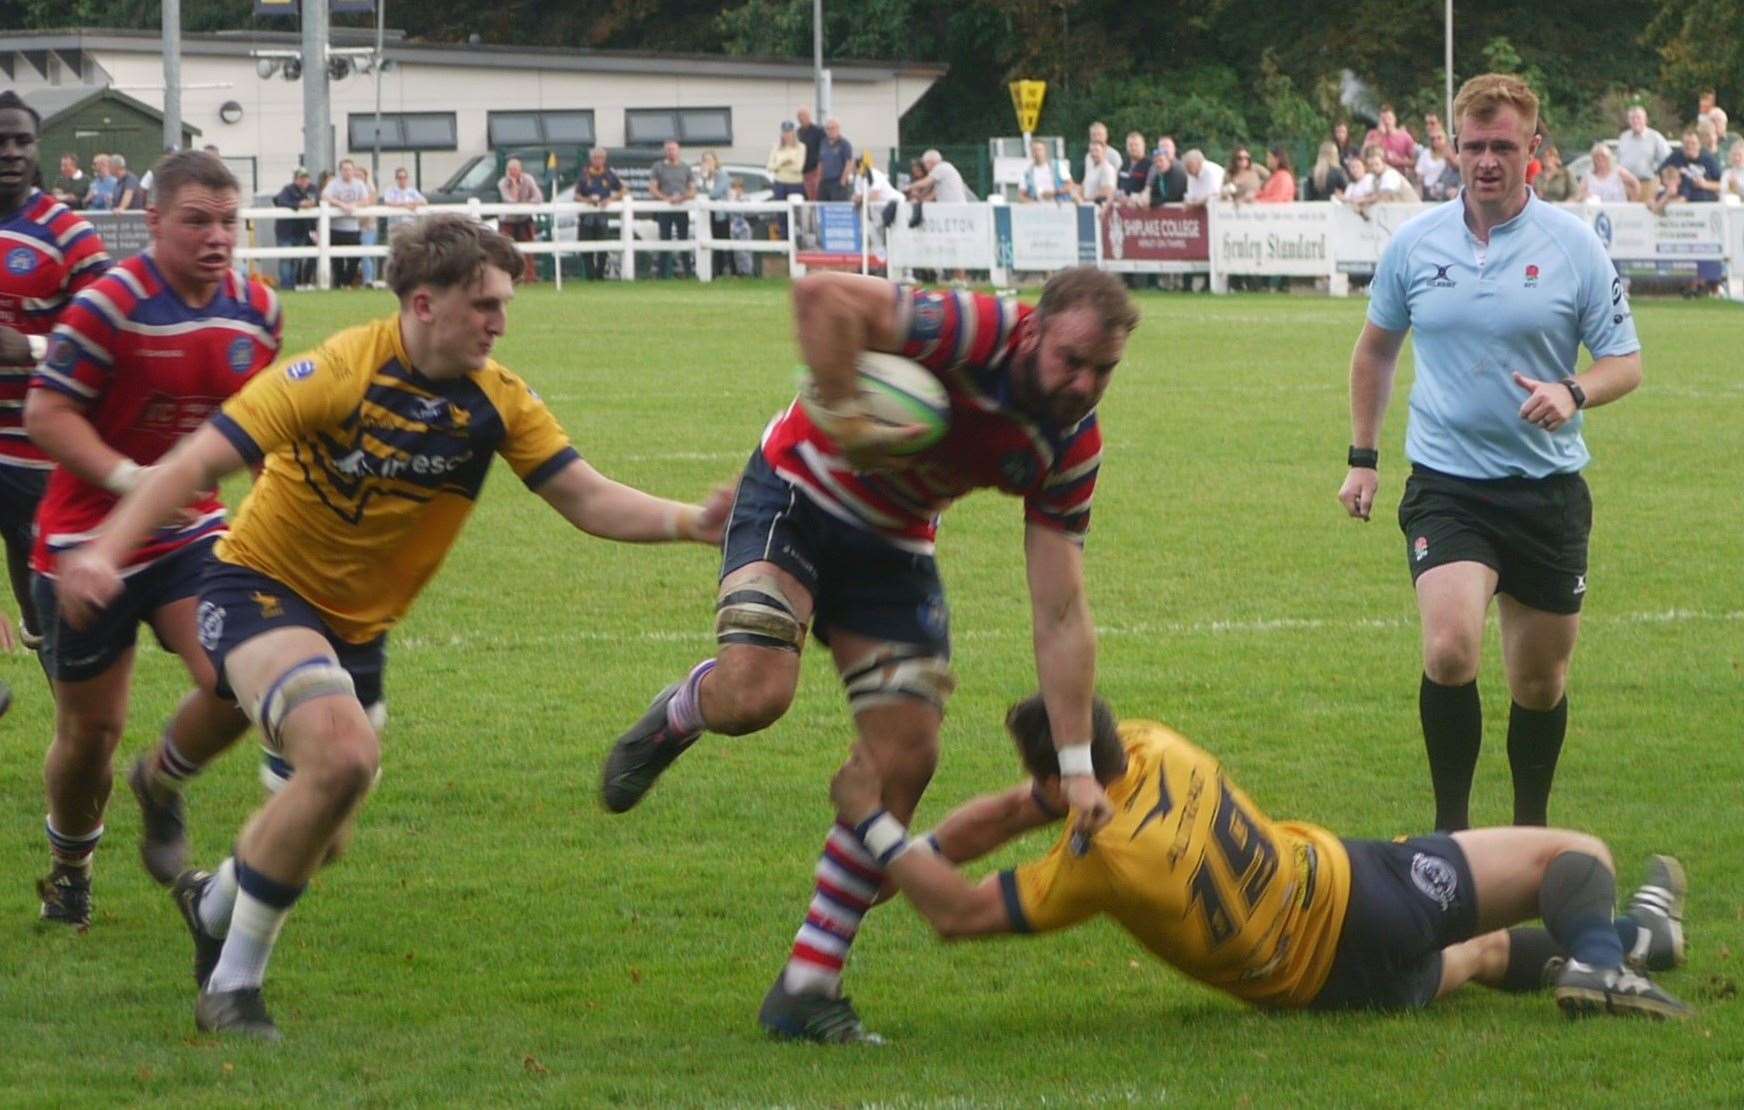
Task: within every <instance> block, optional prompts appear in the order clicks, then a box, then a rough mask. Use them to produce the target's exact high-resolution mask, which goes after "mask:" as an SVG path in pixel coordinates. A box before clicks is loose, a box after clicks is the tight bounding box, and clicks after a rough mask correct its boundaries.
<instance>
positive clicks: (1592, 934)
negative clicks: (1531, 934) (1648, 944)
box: [1538, 852, 1623, 968]
mask: <svg viewBox="0 0 1744 1110" xmlns="http://www.w3.org/2000/svg"><path fill="white" fill-rule="evenodd" d="M1616 905H1617V877H1616V876H1615V875H1613V874H1611V871H1610V869H1609V868H1607V867H1606V866H1605V865H1604V864H1603V863H1601V862H1600V861H1599V858H1598V857H1597V856H1593V855H1588V854H1587V853H1586V852H1563V853H1562V854H1561V855H1559V856H1557V857H1556V858H1555V859H1553V860H1551V861H1550V866H1548V867H1546V868H1545V869H1544V883H1543V885H1542V886H1540V887H1539V888H1538V908H1539V911H1540V913H1541V915H1542V916H1543V918H1544V926H1545V928H1547V929H1549V930H1550V935H1551V936H1553V937H1555V938H1556V943H1557V944H1559V945H1561V946H1562V947H1563V948H1565V949H1567V950H1568V953H1569V955H1571V956H1573V957H1574V958H1575V959H1577V960H1579V961H1581V962H1582V963H1584V964H1586V965H1588V966H1589V967H1600V968H1605V967H1622V966H1623V942H1622V938H1621V937H1620V936H1618V934H1617V927H1616V924H1615V922H1614V921H1613V911H1614V909H1615V907H1616Z"/></svg>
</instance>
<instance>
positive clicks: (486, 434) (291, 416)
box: [59, 215, 728, 1039]
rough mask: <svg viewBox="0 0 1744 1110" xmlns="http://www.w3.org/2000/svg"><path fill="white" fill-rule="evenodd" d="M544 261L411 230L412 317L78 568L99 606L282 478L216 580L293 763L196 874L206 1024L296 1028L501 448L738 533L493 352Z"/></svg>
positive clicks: (315, 379)
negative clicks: (201, 527) (325, 866)
mask: <svg viewBox="0 0 1744 1110" xmlns="http://www.w3.org/2000/svg"><path fill="white" fill-rule="evenodd" d="M520 272H521V260H520V256H519V255H518V253H517V252H516V250H515V247H514V244H513V243H511V242H510V241H509V240H508V239H507V238H506V237H504V236H502V235H500V234H498V233H497V232H495V231H492V230H490V229H488V228H486V227H484V226H483V225H481V224H478V223H475V222H473V221H472V220H470V219H467V218H465V217H461V216H448V215H437V216H429V217H426V218H424V219H422V220H419V221H417V222H415V223H412V224H409V225H407V226H404V227H402V228H400V229H398V230H396V231H395V233H394V237H393V243H392V248H391V252H390V254H389V257H388V283H389V285H390V286H391V287H392V288H393V290H394V292H395V294H396V295H397V296H398V297H399V301H400V310H399V312H398V313H397V314H395V315H393V316H389V317H387V318H385V319H382V320H378V321H376V322H374V323H371V324H366V325H363V326H362V327H357V328H351V329H349V330H346V331H342V332H340V333H338V334H337V335H335V336H333V337H332V338H330V339H328V340H327V341H326V342H325V343H323V344H322V345H321V346H319V347H317V348H316V349H315V350H314V351H313V352H312V353H309V354H306V355H300V356H297V357H295V358H292V359H290V360H288V361H285V362H281V363H279V364H278V365H276V366H274V367H272V368H270V369H268V370H266V371H264V372H262V373H261V374H260V376H259V377H257V378H256V379H255V380H254V381H252V382H250V383H249V385H248V386H247V387H246V388H244V389H243V390H242V391H241V392H240V393H238V394H237V395H236V396H235V397H234V398H232V399H231V400H230V401H229V402H227V403H226V404H225V405H224V406H223V408H222V409H221V411H220V413H219V415H217V416H216V417H214V418H213V419H212V421H211V422H210V423H208V424H206V425H205V426H204V427H202V428H201V429H200V430H199V431H197V432H195V433H194V434H193V435H192V436H189V437H188V438H187V439H185V440H184V441H183V442H182V443H181V444H180V445H179V446H178V447H177V448H176V449H175V450H174V451H173V452H172V453H171V454H169V455H167V456H166V457H165V458H164V460H163V461H162V462H161V463H160V464H159V465H158V466H157V467H155V468H153V469H154V473H153V474H152V475H151V476H150V477H149V478H148V479H147V480H146V481H145V482H144V483H143V484H142V485H141V486H140V487H139V488H138V489H137V490H136V491H135V492H134V493H133V494H131V495H129V496H128V497H127V498H126V499H124V500H123V501H122V502H121V503H120V504H119V505H118V506H117V507H116V509H115V511H114V512H113V513H112V514H111V516H110V517H109V518H108V520H107V521H106V522H105V523H104V525H103V526H102V528H101V529H99V531H98V532H97V534H96V536H95V537H94V538H93V539H92V540H91V541H90V543H88V544H87V545H85V546H84V547H82V548H80V549H78V551H77V553H76V554H74V555H72V556H68V557H66V561H65V562H63V564H62V566H63V570H62V576H61V588H60V596H59V603H60V606H61V608H62V609H63V611H64V612H65V613H66V616H67V618H68V619H69V620H70V621H73V622H77V621H80V620H83V619H86V618H87V616H88V615H89V613H90V612H91V611H92V610H93V608H94V607H100V606H101V605H103V604H104V603H105V602H106V600H107V599H108V598H109V597H111V596H113V595H114V593H115V592H116V591H117V590H118V589H119V588H120V579H119V578H118V577H117V574H116V563H117V559H118V557H119V556H120V555H122V554H124V553H126V552H128V551H130V550H132V548H133V546H134V545H135V544H137V543H138V542H139V540H140V539H141V538H143V537H144V536H145V535H146V534H147V533H148V532H149V531H150V529H151V528H152V527H153V525H154V524H155V523H156V522H158V521H160V520H162V519H165V518H166V517H168V516H170V515H171V514H173V513H174V512H175V511H176V509H177V508H178V507H180V506H181V505H183V504H186V503H187V502H188V501H190V500H191V499H192V498H193V496H194V493H195V491H196V490H202V489H210V488H212V487H214V486H215V485H216V484H217V483H218V481H219V479H221V478H223V477H224V476H225V475H227V474H230V473H232V472H234V471H237V470H240V469H241V468H242V467H244V466H246V465H254V466H259V467H261V472H260V477H259V478H258V480H257V481H256V482H255V485H254V489H253V490H252V492H250V494H249V496H248V499H247V500H246V501H245V502H244V503H243V506H242V510H241V512H240V513H239V514H238V515H237V519H236V524H235V525H234V527H233V528H232V529H231V532H230V534H229V535H228V536H227V537H225V539H224V540H223V541H222V542H221V543H220V544H219V545H218V548H217V551H216V555H217V559H216V560H215V562H214V564H213V566H212V568H211V569H210V570H209V571H208V573H207V576H206V579H205V581H204V584H203V586H202V589H201V595H200V597H201V603H200V608H199V613H198V621H199V631H200V640H201V644H202V645H203V646H204V647H205V649H206V651H207V652H208V654H210V656H211V657H212V662H213V664H214V667H215V668H216V670H217V672H218V674H219V676H220V679H221V683H220V686H221V692H224V693H227V694H229V695H233V696H234V697H235V698H236V700H237V703H238V704H240V705H241V706H242V707H243V709H244V710H246V711H247V712H248V714H249V716H250V717H251V718H252V719H253V720H254V721H255V722H256V723H257V724H258V725H259V726H260V730H261V734H262V736H263V742H264V743H265V745H266V746H267V749H268V751H269V753H272V754H274V755H276V756H278V757H279V758H280V759H281V760H282V765H281V767H282V769H283V770H284V771H285V772H286V773H287V774H288V772H289V771H290V769H292V768H294V769H295V774H294V775H290V776H289V778H288V781H287V782H285V783H284V784H283V786H282V789H279V790H277V791H276V793H275V794H274V795H273V797H272V798H271V799H270V800H269V801H268V802H267V803H266V805H265V807H264V808H262V809H261V810H260V811H259V812H258V813H256V814H255V815H254V817H253V818H251V819H250V821H249V822H248V824H247V825H246V826H245V827H244V830H243V832H242V835H241V837H240V838H239V839H238V841H237V847H236V849H235V852H234V854H233V855H232V857H231V858H230V859H228V860H226V861H224V863H223V865H222V866H221V867H220V868H219V870H218V872H217V873H216V874H215V875H210V876H208V875H206V874H205V873H203V872H187V873H184V874H183V875H182V876H181V877H180V878H179V879H178V880H177V881H176V884H175V891H176V896H177V903H178V905H179V906H180V907H181V909H182V912H183V915H184V917H185V918H186V919H187V922H188V927H189V929H190V931H191V932H192V933H193V936H194V945H195V964H194V966H195V978H196V980H197V981H198V982H199V984H200V994H199V997H198V1000H197V1001H196V1003H195V1008H194V1018H195V1023H196V1024H197V1025H198V1026H199V1027H200V1028H201V1029H202V1030H215V1031H221V1032H235V1033H241V1034H246V1035H250V1036H256V1037H263V1038H268V1039H277V1037H278V1030H277V1027H276V1026H275V1025H274V1024H273V1021H272V1018H271V1017H270V1016H269V1015H268V1013H267V1009H266V1006H265V1003H264V1001H263V1000H262V997H261V983H262V981H263V979H264V977H265V972H266V964H267V958H268V956H269V955H270V954H271V951H272V946H273V942H274V940H275V939H276V938H277V936H278V932H279V929H280V927H281V926H282V925H283V923H284V919H285V916H286V915H287V914H288V913H289V912H290V909H291V906H292V905H293V904H294V903H295V902H296V900H297V897H298V895H300V894H301V893H302V891H303V888H304V886H305V885H306V884H307V883H308V881H309V879H310V877H311V876H312V875H313V874H314V873H315V871H316V869H317V868H318V867H319V866H320V864H321V862H322V860H323V859H324V858H325V857H326V855H327V854H328V852H329V850H330V849H331V848H333V847H334V846H335V845H336V842H337V841H338V839H339V838H341V837H342V836H343V835H344V832H345V830H346V828H347V825H348V822H349V820H350V819H351V817H352V815H353V814H354V813H355V812H356V810H357V809H358V807H359V806H360V805H361V803H362V801H363V799H364V796H365V795H366V794H367V793H368V792H369V789H370V787H371V785H372V784H373V782H374V781H375V778H376V771H377V767H378V766H379V760H380V745H379V740H378V736H377V729H378V728H379V727H380V722H381V720H383V719H385V718H383V717H381V716H379V715H377V714H372V713H371V710H372V709H375V708H377V707H379V705H380V702H381V686H382V672H383V668H384V666H385V662H386V656H385V640H386V636H387V632H388V629H390V628H391V627H392V626H393V625H394V624H395V622H397V621H398V620H399V619H400V618H401V617H402V616H404V615H405V613H406V611H407V609H409V608H410V606H411V604H412V601H413V599H414V598H415V597H416V596H417V594H418V592H419V590H421V589H422V588H423V587H424V584H425V583H426V582H428V581H429V579H430V577H431V575H433V574H434V573H435V572H436V569H437V567H438V566H439V565H440V564H441V562H442V559H443V558H444V557H445V556H446V555H447V554H448V550H449V548H450V547H452V546H453V543H454V540H455V537H456V536H457V534H458V533H459V531H460V527H461V525H462V524H463V523H464V522H465V520H466V518H467V515H468V514H469V513H470V512H471V511H472V507H473V504H474V502H475V501H476V500H477V497H478V494H479V490H480V488H481V487H482V485H483V483H484V479H485V474H486V471H487V470H488V469H489V467H490V463H491V460H492V457H493V456H494V455H501V456H503V458H504V459H505V460H507V462H508V463H509V465H510V467H512V468H513V469H514V471H515V474H516V475H517V476H518V477H519V478H520V479H521V480H522V482H524V483H525V484H526V485H527V487H528V488H529V489H532V490H533V491H534V492H535V493H537V494H539V495H540V496H541V497H543V498H544V499H545V500H546V501H547V502H549V503H550V504H551V506H552V507H553V508H554V509H556V510H557V511H558V512H559V513H560V514H562V515H563V517H564V518H565V519H567V520H569V521H570V522H571V523H572V524H574V525H575V526H576V527H577V528H579V529H581V530H582V531H584V532H588V533H591V534H592V535H595V536H601V537H604V538H606V539H614V540H625V541H630V542H638V541H664V540H676V539H684V540H692V541H695V542H698V543H707V544H716V543H718V542H719V540H720V533H721V527H722V524H723V523H724V521H725V519H726V514H727V508H728V501H727V497H726V494H725V493H724V491H723V492H717V494H716V495H715V496H714V497H713V498H712V499H711V500H710V501H709V503H708V504H707V505H706V506H699V505H686V504H680V503H678V502H675V501H665V500H661V499H659V498H656V497H651V496H649V495H648V494H645V493H642V492H641V491H639V490H636V489H632V488H630V487H629V486H625V485H622V484H620V483H617V482H614V481H612V480H610V479H608V478H605V477H603V476H602V475H600V474H599V473H598V472H597V471H595V470H594V469H593V468H592V467H591V466H589V465H588V464H587V463H586V462H584V461H582V459H581V456H580V455H578V454H577V453H576V451H575V450H574V448H572V447H571V446H570V443H569V438H568V437H567V436H566V435H565V434H564V433H563V429H562V428H561V427H559V426H558V423H557V421H556V419H555V418H554V417H553V416H552V415H551V413H550V411H549V410H548V409H547V408H546V407H545V404H544V402H543V401H541V400H540V399H539V397H538V395H537V394H535V393H534V392H533V391H532V390H531V389H529V388H528V387H527V385H526V383H525V382H523V381H522V380H521V379H520V378H518V377H516V376H515V375H514V374H513V373H511V372H509V370H507V369H506V368H504V367H503V366H502V365H500V364H499V363H497V362H495V361H493V360H492V358H491V348H492V346H493V345H494V344H495V342H496V341H497V339H499V338H500V337H501V336H502V335H503V332H504V330H505V328H506V326H507V310H508V303H509V300H510V298H511V297H513V295H514V279H515V278H516V277H517V276H518V275H519V274H520Z"/></svg>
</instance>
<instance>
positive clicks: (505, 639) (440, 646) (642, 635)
mask: <svg viewBox="0 0 1744 1110" xmlns="http://www.w3.org/2000/svg"><path fill="white" fill-rule="evenodd" d="M1740 621H1744V609H1733V610H1721V611H1711V610H1706V609H1662V610H1658V611H1653V612H1639V613H1616V614H1612V615H1609V616H1601V615H1589V616H1588V617H1587V618H1586V619H1585V622H1584V623H1587V624H1697V623H1702V622H1714V623H1726V624H1736V623H1738V622H1740ZM1416 626H1417V619H1416V618H1415V617H1411V618H1406V617H1378V618H1366V619H1364V618H1359V619H1354V620H1351V619H1326V618H1319V617H1272V618H1267V619H1256V620H1224V621H1161V622H1158V623H1155V624H1124V625H1104V626H1101V627H1099V628H1097V629H1096V635H1097V636H1099V637H1104V638H1107V639H1123V638H1126V637H1131V636H1159V635H1170V636H1200V635H1210V636H1227V635H1266V634H1269V633H1273V632H1303V631H1309V632H1312V631H1317V630H1320V629H1362V628H1366V629H1375V628H1379V629H1395V628H1415V627H1416ZM954 635H955V636H956V638H957V639H960V640H1011V639H1018V638H1023V639H1028V638H1029V629H1027V628H970V629H964V630H961V631H959V632H956V633H955V634H954ZM713 639H714V633H713V632H710V631H709V630H708V629H707V628H706V627H703V628H699V629H695V630H681V629H663V628H645V629H642V630H640V631H636V632H602V631H600V630H598V629H590V628H576V629H570V630H569V631H566V632H559V633H556V634H554V635H541V636H525V637H523V636H512V635H511V636H490V635H487V636H461V635H452V636H407V637H404V638H403V639H398V640H394V641H393V646H394V648H395V650H399V651H424V650H429V649H436V650H447V649H452V648H517V647H552V646H561V645H564V644H622V643H631V642H639V643H649V644H689V643H702V642H705V641H708V640H713Z"/></svg>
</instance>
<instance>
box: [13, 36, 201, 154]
mask: <svg viewBox="0 0 1744 1110" xmlns="http://www.w3.org/2000/svg"><path fill="white" fill-rule="evenodd" d="M0 49H3V47H0ZM18 95H19V97H20V98H21V99H23V101H24V102H25V103H26V104H28V105H30V106H31V107H32V108H35V109H36V113H37V115H39V116H41V117H42V125H43V126H44V127H47V126H49V125H50V124H52V123H54V121H55V120H57V119H59V118H60V117H62V116H64V115H66V114H67V113H68V112H71V111H73V110H74V109H76V108H79V107H81V106H83V105H84V104H86V103H88V102H89V101H92V100H100V99H101V100H114V101H119V102H120V103H122V104H125V105H127V107H129V108H132V109H133V110H134V111H137V112H139V113H141V114H143V115H147V116H150V117H151V118H152V119H155V120H158V121H160V122H161V121H162V120H163V113H162V112H160V111H159V110H158V109H156V108H153V107H152V106H151V105H149V104H147V103H145V101H143V100H139V99H136V98H135V97H131V96H128V95H127V94H126V93H124V92H122V91H121V90H119V89H112V88H110V87H109V86H108V85H62V86H60V87H58V88H43V89H29V90H26V91H23V92H20V93H19V94H18ZM182 130H183V131H190V132H192V133H194V134H196V135H198V134H200V129H199V128H198V127H195V126H194V125H192V124H190V123H184V124H182Z"/></svg>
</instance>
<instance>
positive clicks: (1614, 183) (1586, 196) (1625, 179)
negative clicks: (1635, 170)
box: [1575, 142, 1654, 204]
mask: <svg viewBox="0 0 1744 1110" xmlns="http://www.w3.org/2000/svg"><path fill="white" fill-rule="evenodd" d="M1589 154H1590V155H1591V156H1592V168H1591V169H1589V170H1588V171H1587V175H1586V177H1585V178H1583V179H1582V180H1581V184H1580V192H1579V193H1577V194H1576V195H1575V199H1576V200H1582V201H1586V200H1596V201H1599V202H1600V203H1601V204H1622V203H1624V202H1626V201H1631V200H1635V199H1637V198H1640V200H1641V201H1642V202H1643V203H1645V202H1647V201H1649V200H1652V199H1653V196H1652V193H1653V188H1652V186H1653V181H1654V178H1653V177H1652V176H1651V175H1649V176H1648V178H1647V179H1646V181H1645V182H1643V181H1638V180H1636V178H1635V175H1634V174H1632V173H1630V172H1629V171H1628V170H1626V169H1624V168H1623V167H1621V166H1619V165H1617V160H1616V159H1615V158H1614V157H1612V155H1611V148H1610V146H1609V145H1608V144H1606V143H1603V142H1597V143H1594V144H1593V149H1592V150H1591V151H1590V152H1589Z"/></svg>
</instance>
